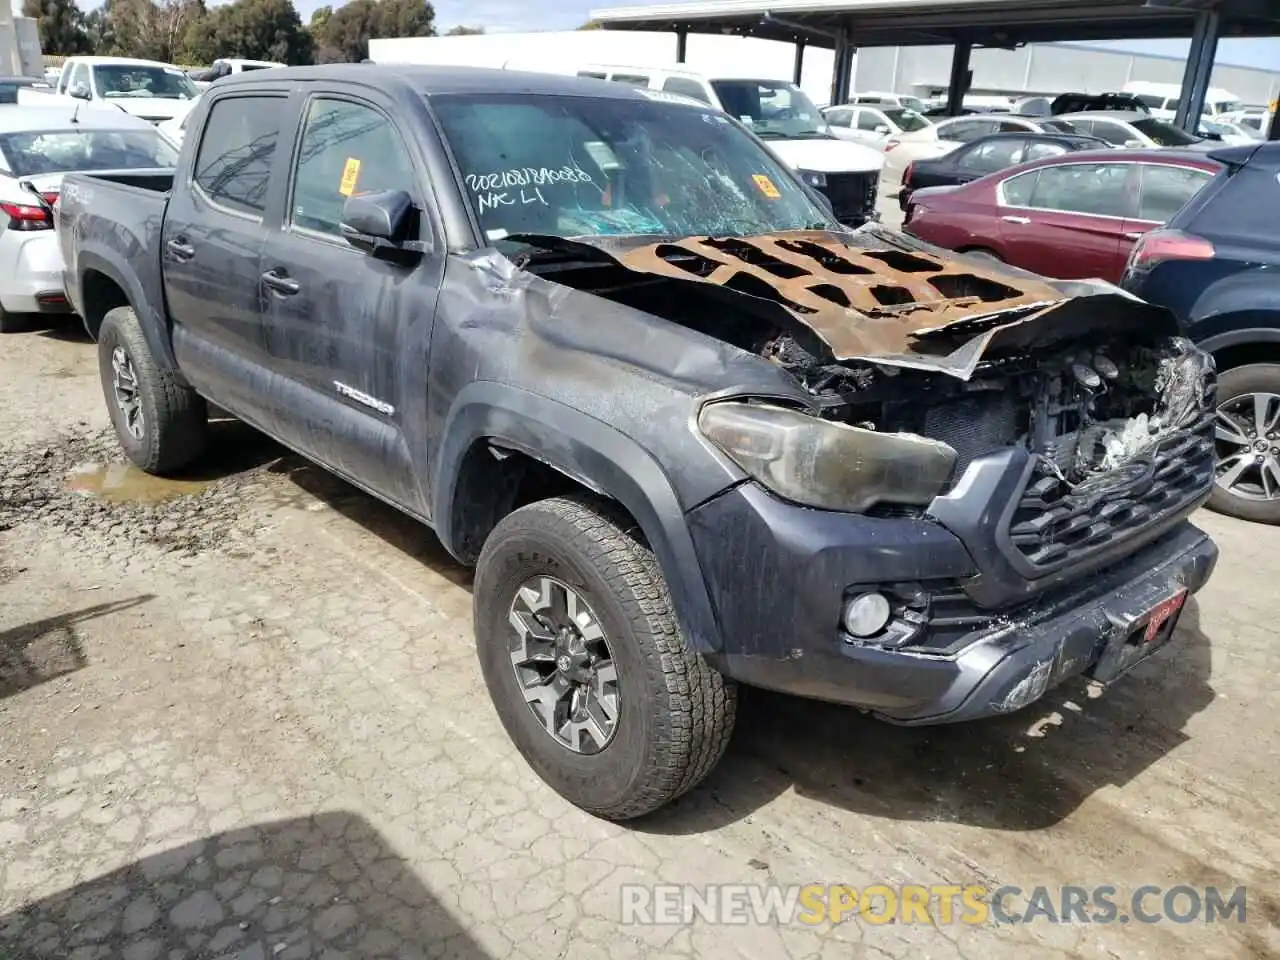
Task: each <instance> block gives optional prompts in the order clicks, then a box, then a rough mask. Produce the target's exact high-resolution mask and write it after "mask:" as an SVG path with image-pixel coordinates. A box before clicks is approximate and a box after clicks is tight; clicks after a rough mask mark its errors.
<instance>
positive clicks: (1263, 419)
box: [1214, 393, 1280, 500]
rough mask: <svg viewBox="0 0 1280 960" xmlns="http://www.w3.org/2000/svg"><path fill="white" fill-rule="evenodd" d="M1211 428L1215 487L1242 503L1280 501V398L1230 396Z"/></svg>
mask: <svg viewBox="0 0 1280 960" xmlns="http://www.w3.org/2000/svg"><path fill="white" fill-rule="evenodd" d="M1214 427H1215V429H1214V438H1215V440H1216V441H1217V454H1218V468H1217V482H1218V485H1219V486H1221V487H1223V488H1224V489H1225V490H1227V491H1228V492H1229V493H1230V494H1231V495H1232V496H1236V497H1240V498H1242V499H1245V500H1275V499H1278V498H1280V395H1278V394H1274V393H1246V394H1242V395H1241V396H1238V397H1232V398H1231V399H1230V400H1227V401H1226V402H1225V403H1222V404H1221V405H1220V406H1219V407H1218V410H1217V419H1216V423H1215V425H1214Z"/></svg>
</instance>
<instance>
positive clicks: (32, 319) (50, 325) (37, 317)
mask: <svg viewBox="0 0 1280 960" xmlns="http://www.w3.org/2000/svg"><path fill="white" fill-rule="evenodd" d="M24 327H25V328H26V329H27V330H31V331H34V332H36V333H39V334H40V336H42V337H45V338H47V339H49V340H61V341H64V342H66V343H93V338H92V337H90V336H89V331H88V330H86V329H85V328H84V321H83V320H81V319H80V318H79V317H77V316H76V315H75V314H70V313H57V314H52V313H51V314H44V313H37V314H32V315H30V316H28V317H27V318H26V319H25V322H24Z"/></svg>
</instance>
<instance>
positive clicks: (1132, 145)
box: [1124, 140, 1146, 150]
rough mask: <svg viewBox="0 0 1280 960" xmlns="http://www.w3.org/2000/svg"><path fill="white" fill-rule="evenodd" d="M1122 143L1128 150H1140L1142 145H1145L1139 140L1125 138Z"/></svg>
mask: <svg viewBox="0 0 1280 960" xmlns="http://www.w3.org/2000/svg"><path fill="white" fill-rule="evenodd" d="M1124 145H1125V147H1126V148H1128V149H1129V150H1141V149H1142V148H1143V147H1145V146H1146V144H1145V143H1143V142H1142V141H1141V140H1126V141H1125V142H1124Z"/></svg>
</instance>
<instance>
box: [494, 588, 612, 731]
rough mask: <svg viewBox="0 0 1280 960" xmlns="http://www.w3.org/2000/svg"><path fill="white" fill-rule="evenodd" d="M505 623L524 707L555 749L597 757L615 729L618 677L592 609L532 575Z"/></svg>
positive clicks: (568, 592)
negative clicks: (559, 746) (549, 737)
mask: <svg viewBox="0 0 1280 960" xmlns="http://www.w3.org/2000/svg"><path fill="white" fill-rule="evenodd" d="M508 619H509V621H510V623H511V627H512V631H513V634H514V635H513V636H512V637H511V641H510V652H511V667H512V669H513V670H514V671H515V675H516V683H517V684H518V685H519V687H520V690H521V692H522V694H523V695H524V699H525V702H526V703H527V704H528V705H529V709H530V710H532V711H533V714H534V716H535V717H537V718H538V722H539V723H541V724H542V726H543V727H544V728H545V729H546V731H547V733H548V734H549V735H550V736H551V737H552V738H553V739H554V740H556V742H557V743H559V744H560V745H561V746H563V747H565V748H566V749H568V750H571V751H573V752H574V753H581V754H593V753H599V752H600V751H601V750H603V749H604V748H605V747H606V746H608V745H609V742H610V741H611V740H612V739H613V735H614V733H615V732H616V730H617V726H618V700H619V691H618V671H617V668H616V666H615V665H614V662H613V655H612V653H611V652H610V650H609V643H608V639H607V638H606V637H605V633H604V628H603V627H602V626H601V625H600V621H599V619H598V618H597V617H596V615H595V612H594V611H593V610H592V609H591V606H590V605H589V604H588V603H587V602H586V600H584V599H583V598H582V597H581V596H580V595H579V594H578V593H577V591H575V590H574V589H573V588H572V587H570V586H568V585H567V584H565V583H563V582H562V581H560V580H557V579H556V578H554V577H547V576H538V577H532V578H530V579H529V580H526V581H525V582H524V583H523V584H522V585H521V586H520V589H519V590H517V591H516V595H515V597H514V599H513V600H512V601H511V610H510V613H509V615H508Z"/></svg>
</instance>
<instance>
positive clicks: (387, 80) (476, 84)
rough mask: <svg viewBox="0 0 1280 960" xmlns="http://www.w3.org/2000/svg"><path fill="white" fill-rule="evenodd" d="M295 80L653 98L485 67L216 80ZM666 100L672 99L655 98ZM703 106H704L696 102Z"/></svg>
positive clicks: (338, 69)
mask: <svg viewBox="0 0 1280 960" xmlns="http://www.w3.org/2000/svg"><path fill="white" fill-rule="evenodd" d="M290 81H297V82H300V83H307V82H329V83H367V84H370V85H372V86H375V87H378V88H379V89H382V90H385V91H388V92H390V91H396V92H400V93H404V94H418V95H425V96H432V95H444V94H454V93H527V94H534V95H537V96H566V97H573V96H578V97H596V98H605V99H610V100H652V99H654V96H655V93H654V91H651V90H642V89H640V88H638V87H631V86H628V85H627V84H622V83H610V82H609V81H608V80H593V79H590V78H587V77H570V76H564V75H563V74H554V73H524V72H521V71H517V70H495V69H489V68H485V67H455V66H420V65H417V64H380V63H335V64H323V65H320V66H314V67H282V68H279V69H276V70H254V71H250V72H248V73H237V74H233V75H232V76H229V77H224V78H223V79H221V80H219V81H218V89H220V90H225V89H228V88H229V87H235V86H244V85H271V86H278V85H279V84H280V83H282V82H285V83H287V82H290ZM657 96H660V97H661V98H662V99H663V100H664V101H667V100H669V101H670V102H677V101H675V98H674V97H669V95H665V94H657ZM699 106H703V107H704V108H705V104H699Z"/></svg>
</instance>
